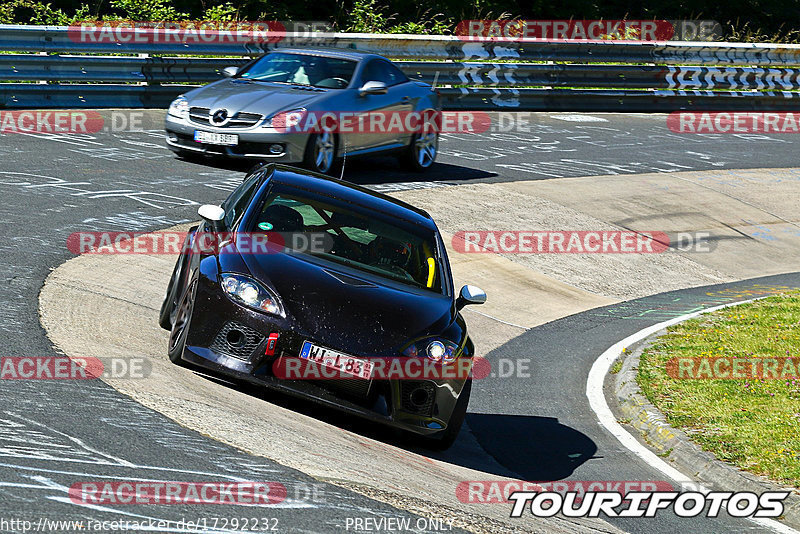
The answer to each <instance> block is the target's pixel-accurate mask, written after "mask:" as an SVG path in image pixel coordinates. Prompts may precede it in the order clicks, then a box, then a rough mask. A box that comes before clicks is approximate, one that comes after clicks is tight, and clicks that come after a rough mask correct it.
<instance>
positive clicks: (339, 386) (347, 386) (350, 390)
mask: <svg viewBox="0 0 800 534" xmlns="http://www.w3.org/2000/svg"><path fill="white" fill-rule="evenodd" d="M315 383H316V384H317V385H318V386H320V387H323V388H325V389H329V390H331V391H333V392H336V393H340V394H345V395H349V396H351V397H353V398H354V399H356V400H364V399H366V398H367V396H368V395H369V388H370V385H371V384H372V381H371V380H365V379H363V378H340V379H337V380H318V381H317V380H315Z"/></svg>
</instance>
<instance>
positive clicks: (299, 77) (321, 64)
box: [236, 52, 357, 89]
mask: <svg viewBox="0 0 800 534" xmlns="http://www.w3.org/2000/svg"><path fill="white" fill-rule="evenodd" d="M356 63H357V62H356V61H352V60H349V59H339V58H332V57H324V56H312V55H304V54H286V53H282V52H273V53H271V54H267V55H266V56H264V57H262V58H261V59H259V60H258V61H256V62H255V63H253V64H252V65H250V67H248V68H247V69H246V70H244V71H243V72H240V73H239V74H238V75H237V76H236V77H237V78H242V79H246V80H254V81H259V82H273V83H288V84H292V85H310V86H313V87H324V88H328V89H343V88H345V87H347V86H348V85H350V80H351V79H352V78H353V72H355V70H356Z"/></svg>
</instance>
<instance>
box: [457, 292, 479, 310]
mask: <svg viewBox="0 0 800 534" xmlns="http://www.w3.org/2000/svg"><path fill="white" fill-rule="evenodd" d="M484 302H486V292H485V291H484V290H483V289H481V288H479V287H476V286H464V287H462V288H461V292H460V293H459V295H458V298H457V299H456V308H458V309H459V310H460V309H461V308H463V307H464V306H466V305H467V304H483V303H484Z"/></svg>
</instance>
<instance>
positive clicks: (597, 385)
mask: <svg viewBox="0 0 800 534" xmlns="http://www.w3.org/2000/svg"><path fill="white" fill-rule="evenodd" d="M761 298H764V297H761ZM755 300H759V299H750V300H745V301H741V302H732V303H730V304H723V305H721V306H714V307H713V308H708V309H706V310H701V311H697V312H694V313H689V314H686V315H681V316H680V317H676V318H674V319H670V320H669V321H664V322H662V323H658V324H654V325H653V326H650V327H647V328H645V329H644V330H639V331H638V332H636V333H635V334H633V335H630V336H628V337H626V338H625V339H623V340H622V341H619V342H617V343H615V344H614V345H612V346H611V347H609V348H608V349H607V350H606V351H605V352H604V353H603V354H601V355H600V357H599V358H597V360H596V361H595V362H594V364H593V365H592V368H591V370H590V371H589V378H588V379H587V380H586V396H587V397H588V398H589V405H590V406H591V407H592V410H593V411H594V413H595V414H596V415H597V419H598V421H599V422H600V424H601V425H603V427H604V428H605V429H606V430H608V431H609V432H610V433H611V434H612V435H613V436H614V437H615V438H617V439H618V440H619V442H620V443H622V445H623V446H624V447H625V448H626V449H628V450H629V451H631V452H632V453H634V454H635V455H636V456H638V457H639V458H641V459H642V461H644V462H645V463H646V464H647V465H649V466H650V467H652V468H653V469H656V470H658V471H660V472H662V473H663V474H665V475H666V476H668V477H669V478H671V479H672V480H674V481H675V482H687V483H691V484H693V485H694V486H695V487H696V488H697V491H700V492H703V493H707V492H709V491H710V490H709V489H708V488H705V487H703V486H702V485H700V484H697V483H696V482H694V481H693V480H692V479H691V478H690V477H688V476H686V475H684V474H683V473H681V472H680V471H678V470H677V469H675V468H674V467H672V466H671V465H669V464H668V463H667V462H665V461H664V460H662V459H661V458H659V457H658V456H657V455H656V454H655V453H654V452H653V451H651V450H650V449H648V448H647V447H645V446H644V445H642V444H641V443H639V441H637V440H636V438H634V437H633V436H632V435H631V434H630V433H628V431H627V430H625V429H624V428H623V427H622V425H620V424H619V423H618V422H617V418H616V417H614V414H613V413H612V412H611V408H609V407H608V403H607V402H606V397H605V395H604V394H603V382H604V381H605V377H606V375H607V374H608V371H609V369H610V368H611V365H612V364H613V363H614V361H615V360H616V359H617V358H619V356H620V354H622V350H623V349H624V348H626V347H630V346H631V345H633V344H634V343H637V342H639V341H641V340H643V339H645V338H646V337H648V336H651V335H653V334H655V333H656V332H658V331H659V330H663V329H664V328H667V327H668V326H672V325H674V324H678V323H680V322H683V321H686V320H688V319H694V318H695V317H698V316H700V315H702V314H704V313H710V312H714V311H717V310H721V309H724V308H729V307H731V306H738V305H740V304H746V303H748V302H753V301H755ZM749 519H750V521H753V522H754V523H757V524H759V525H761V526H763V527H765V528H768V529H770V530H772V531H774V532H780V533H781V534H800V532H798V531H797V530H795V529H793V528H791V527H789V526H787V525H784V524H783V523H781V522H779V521H775V520H772V519H762V518H749Z"/></svg>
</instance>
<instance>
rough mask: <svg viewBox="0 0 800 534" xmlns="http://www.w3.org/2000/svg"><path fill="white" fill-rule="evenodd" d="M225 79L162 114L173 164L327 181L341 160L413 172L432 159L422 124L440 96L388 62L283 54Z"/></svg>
mask: <svg viewBox="0 0 800 534" xmlns="http://www.w3.org/2000/svg"><path fill="white" fill-rule="evenodd" d="M224 72H225V75H226V76H227V77H226V78H225V79H222V80H219V81H216V82H213V83H211V84H209V85H206V86H204V87H200V88H197V89H194V90H192V91H189V92H187V93H185V94H184V95H181V96H179V97H178V98H177V99H176V100H175V101H174V102H172V104H171V105H170V107H169V111H168V113H167V118H166V130H167V144H168V146H169V148H170V149H171V150H172V151H173V152H175V153H176V154H178V155H179V156H183V157H186V156H191V155H192V154H206V155H216V156H223V157H231V158H248V159H254V160H260V161H265V162H282V163H300V164H302V165H303V166H304V167H306V168H308V169H311V170H313V171H317V172H321V173H328V174H330V173H331V172H332V171H333V170H334V169H335V168H336V166H337V165H338V164H339V163H340V162H341V159H342V158H343V157H345V156H346V157H351V156H361V155H365V154H375V153H378V152H380V153H381V154H386V153H391V154H395V155H397V156H398V157H399V158H400V160H401V161H402V162H403V163H404V164H405V165H406V166H407V167H408V168H410V169H411V170H415V171H422V170H424V169H426V168H428V167H430V166H431V165H432V164H433V162H434V161H435V159H436V154H437V150H438V128H436V127H435V121H429V120H425V119H424V118H425V117H428V118H429V117H431V116H438V115H439V114H440V112H441V107H440V101H439V96H438V94H437V92H436V91H435V90H434V89H433V88H432V87H431V86H430V85H429V84H426V83H423V82H419V81H413V80H409V79H408V78H407V77H406V75H405V74H403V72H402V71H401V70H400V69H398V68H397V67H396V66H395V65H394V64H392V62H390V61H389V60H387V59H386V58H383V57H381V56H377V55H374V54H365V53H360V52H350V51H318V50H281V51H276V52H271V53H268V54H266V55H264V56H261V57H259V58H258V59H255V60H253V61H251V62H249V63H247V64H246V65H244V66H242V67H228V68H227V69H225V71H224ZM432 126H433V127H432Z"/></svg>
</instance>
